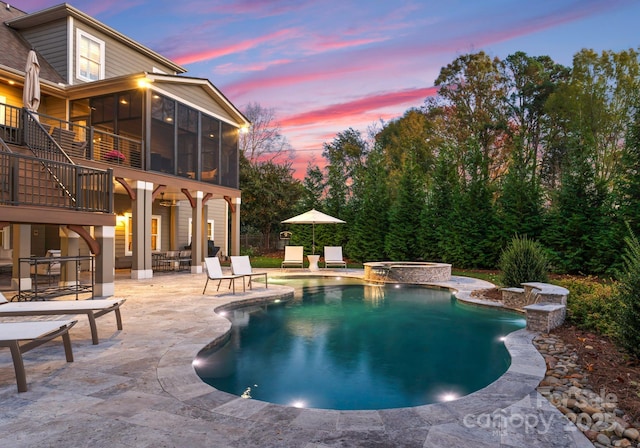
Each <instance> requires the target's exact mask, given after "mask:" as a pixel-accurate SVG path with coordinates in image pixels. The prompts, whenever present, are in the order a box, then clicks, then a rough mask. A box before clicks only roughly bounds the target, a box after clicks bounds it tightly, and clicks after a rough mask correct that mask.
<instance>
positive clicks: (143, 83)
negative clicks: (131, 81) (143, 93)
mask: <svg viewBox="0 0 640 448" xmlns="http://www.w3.org/2000/svg"><path fill="white" fill-rule="evenodd" d="M152 82H153V80H151V79H148V78H142V79H139V80H138V87H140V88H141V89H148V88H149V87H150V86H151V83H152Z"/></svg>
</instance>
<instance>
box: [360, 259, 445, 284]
mask: <svg viewBox="0 0 640 448" xmlns="http://www.w3.org/2000/svg"><path fill="white" fill-rule="evenodd" d="M364 279H365V280H366V281H370V282H382V283H396V282H397V283H413V284H418V285H419V284H426V283H432V282H447V281H449V280H451V265H450V264H446V263H422V262H407V261H400V262H393V261H381V262H369V263H364Z"/></svg>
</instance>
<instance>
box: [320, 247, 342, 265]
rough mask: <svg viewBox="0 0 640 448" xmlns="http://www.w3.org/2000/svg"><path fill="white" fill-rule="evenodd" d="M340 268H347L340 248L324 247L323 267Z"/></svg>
mask: <svg viewBox="0 0 640 448" xmlns="http://www.w3.org/2000/svg"><path fill="white" fill-rule="evenodd" d="M329 265H333V266H341V267H343V268H345V269H346V268H347V263H346V262H345V261H344V259H343V258H342V246H325V247H324V267H325V269H326V268H327V266H329Z"/></svg>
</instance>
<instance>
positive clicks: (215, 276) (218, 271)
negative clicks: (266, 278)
mask: <svg viewBox="0 0 640 448" xmlns="http://www.w3.org/2000/svg"><path fill="white" fill-rule="evenodd" d="M204 264H205V266H206V267H207V282H206V283H205V284H204V289H203V290H202V294H204V292H205V291H206V290H207V285H208V284H209V280H218V289H216V291H220V283H222V280H229V288H231V286H233V293H234V294H235V293H236V279H237V278H241V277H242V275H224V274H223V273H222V266H220V260H219V259H218V257H207V258H205V259H204ZM242 289H243V291H244V282H242Z"/></svg>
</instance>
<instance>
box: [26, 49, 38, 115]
mask: <svg viewBox="0 0 640 448" xmlns="http://www.w3.org/2000/svg"><path fill="white" fill-rule="evenodd" d="M24 72H25V74H24V90H23V92H22V101H23V103H24V107H25V108H27V109H28V110H30V111H32V112H37V111H38V106H40V78H39V76H40V63H39V62H38V57H37V56H36V52H35V51H34V50H31V51H29V54H28V55H27V65H26V66H25V68H24ZM36 119H37V116H36Z"/></svg>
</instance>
